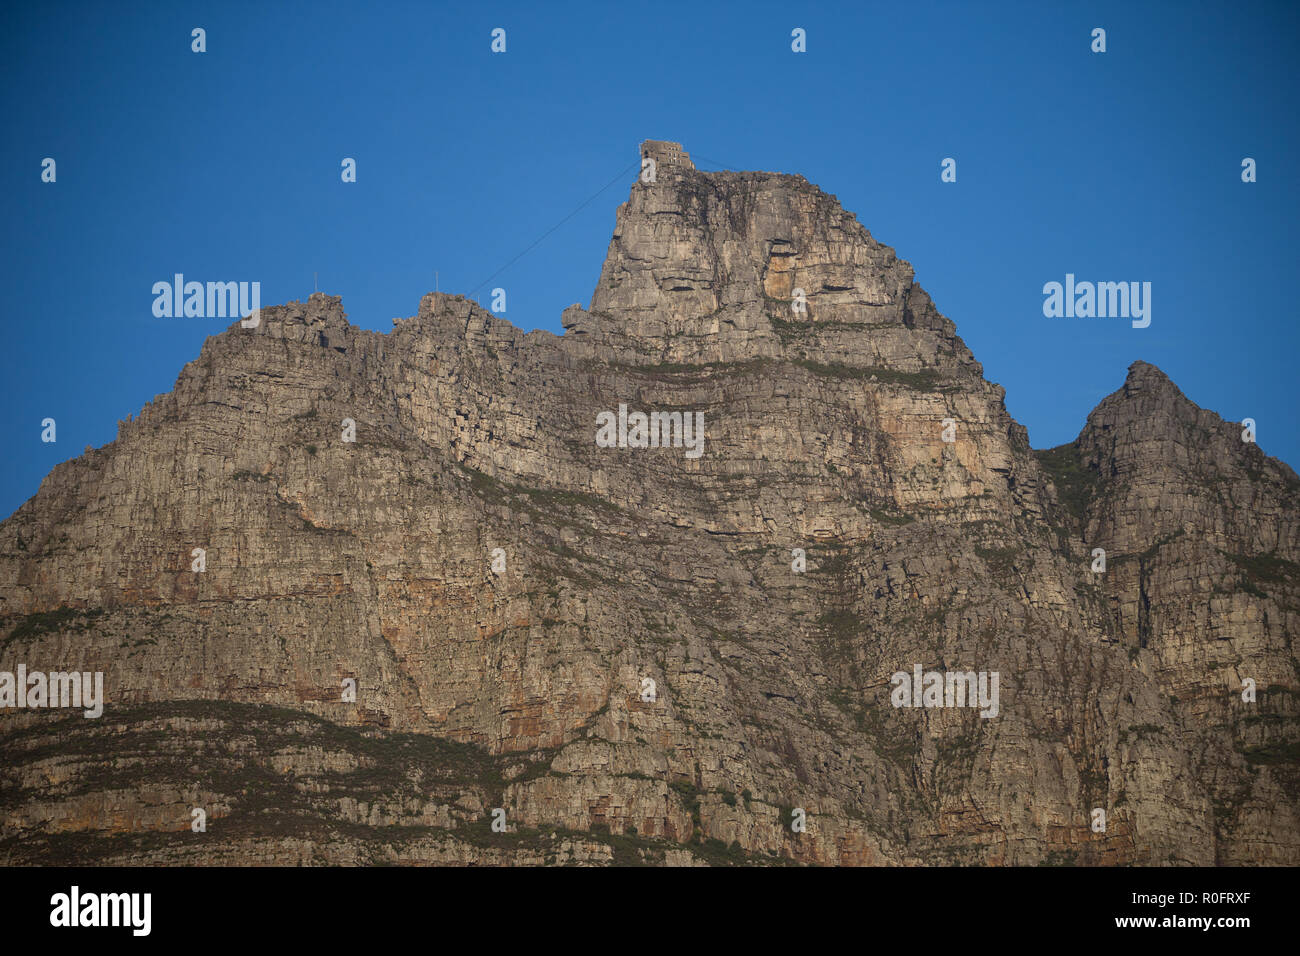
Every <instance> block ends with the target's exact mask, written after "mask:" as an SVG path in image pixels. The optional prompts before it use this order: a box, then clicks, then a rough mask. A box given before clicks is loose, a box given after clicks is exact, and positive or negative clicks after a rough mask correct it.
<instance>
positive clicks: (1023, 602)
mask: <svg viewBox="0 0 1300 956" xmlns="http://www.w3.org/2000/svg"><path fill="white" fill-rule="evenodd" d="M642 155H643V157H644V158H646V159H648V160H651V161H653V164H649V163H648V164H646V165H647V170H650V169H652V170H653V174H654V175H653V181H652V182H647V181H644V179H647V178H650V177H649V173H648V172H647V174H645V176H644V177H643V179H639V180H638V181H637V182H636V183H635V184H634V185H633V186H632V188H631V194H630V196H629V199H628V201H627V202H626V203H624V204H623V205H622V206H620V207H619V209H618V214H617V221H616V227H615V231H614V235H613V238H612V240H611V242H610V246H609V251H608V254H607V256H606V259H605V263H604V266H603V268H602V270H601V275H600V280H599V283H598V286H597V288H596V290H595V292H594V294H593V296H592V299H591V305H590V308H589V309H583V308H580V307H579V306H576V305H575V306H571V307H570V308H569V309H566V310H565V312H564V316H563V326H564V330H565V332H564V335H563V336H555V335H552V334H550V333H548V332H543V331H536V332H530V333H527V334H525V333H523V332H520V331H519V330H518V329H516V328H514V327H513V326H512V325H511V324H509V323H508V322H506V321H504V320H502V319H499V318H497V317H496V316H494V315H493V314H492V313H490V312H488V311H485V310H484V309H483V308H481V307H480V306H479V305H478V304H477V303H475V302H473V301H470V300H467V299H465V298H463V297H460V296H451V295H443V294H430V295H426V296H425V297H424V298H423V299H422V300H421V302H420V306H419V310H418V312H417V314H416V315H415V316H413V317H411V318H408V319H401V320H394V327H393V328H392V330H391V331H389V332H388V333H386V334H380V333H377V332H372V331H367V330H365V329H361V328H356V327H354V326H352V325H350V324H349V323H348V321H347V318H346V316H345V314H344V312H343V306H342V301H341V299H339V298H338V297H334V296H328V295H323V294H317V295H312V296H311V297H310V298H309V299H308V301H307V302H305V303H304V302H291V303H288V304H286V305H282V306H277V307H271V308H265V309H263V310H262V311H261V315H260V322H259V324H258V325H256V326H255V327H253V328H244V327H242V326H241V324H240V323H238V322H236V323H234V324H233V325H232V326H231V327H230V328H228V329H226V330H225V331H224V332H221V333H220V334H218V335H215V336H212V337H211V338H209V339H208V340H207V341H206V343H205V344H204V346H203V349H202V351H201V353H200V354H199V356H198V358H196V359H195V360H194V361H193V362H191V363H190V364H188V365H187V366H186V367H185V368H184V369H183V370H182V371H181V373H180V376H179V378H178V379H177V382H176V386H175V388H174V389H173V390H172V391H171V392H170V393H169V394H167V395H161V396H158V397H157V398H155V399H154V401H152V402H150V403H149V404H148V405H147V406H146V407H145V408H144V409H143V410H142V411H141V413H140V415H139V416H138V417H136V418H134V419H132V420H128V421H123V422H121V423H119V431H118V437H117V440H116V441H114V442H112V443H111V444H109V445H107V446H105V447H103V448H100V449H95V450H88V451H87V453H86V454H84V455H82V456H81V457H80V458H77V459H75V460H73V461H69V462H67V463H65V464H62V465H59V466H57V467H56V468H55V469H54V470H53V471H52V472H51V473H50V474H49V476H48V477H47V478H46V479H45V480H44V482H43V483H42V485H41V488H40V490H39V492H38V493H37V494H36V496H35V497H33V498H32V499H31V500H30V501H28V502H27V503H26V504H24V505H23V506H22V507H21V508H20V509H19V510H18V511H17V512H15V514H14V515H13V516H12V517H10V518H9V519H8V520H7V521H5V522H4V523H3V524H2V525H0V615H2V617H0V672H10V673H16V672H17V670H18V668H19V666H20V665H22V666H23V667H25V668H26V670H27V671H28V672H34V671H41V672H55V671H73V670H75V671H78V672H86V673H94V672H102V673H103V675H104V678H103V680H104V697H105V698H106V702H105V703H104V709H103V714H102V716H101V717H98V718H86V717H84V716H83V714H82V713H81V711H78V710H68V709H58V710H55V709H48V708H47V709H39V708H38V709H30V708H24V709H18V708H12V709H11V708H5V709H0V721H3V733H2V734H0V801H3V804H4V812H3V814H2V815H0V819H2V825H0V860H3V861H4V862H6V863H10V864H13V863H66V862H90V863H114V864H135V863H168V864H200V863H203V864H208V863H377V862H393V863H467V862H474V863H514V864H532V863H538V864H540V863H554V862H581V863H668V864H687V863H781V862H802V863H815V864H908V865H942V864H972V865H999V864H1044V863H1077V864H1088V865H1092V864H1112V865H1122V864H1234V865H1253V864H1296V863H1300V787H1298V783H1300V763H1298V761H1300V719H1298V715H1297V699H1298V693H1300V681H1298V680H1297V658H1296V648H1295V643H1294V642H1295V637H1296V635H1297V634H1300V616H1298V615H1300V523H1298V517H1297V508H1296V503H1297V500H1298V499H1300V479H1297V476H1296V474H1295V473H1294V472H1293V471H1292V470H1291V469H1290V468H1288V467H1287V466H1286V465H1284V464H1282V463H1281V462H1279V461H1277V460H1275V459H1272V458H1269V457H1268V456H1266V455H1265V454H1264V453H1263V452H1262V451H1261V450H1260V449H1259V447H1258V445H1257V444H1254V443H1253V442H1247V441H1243V439H1242V426H1241V425H1240V424H1237V423H1233V422H1224V421H1223V420H1222V419H1220V418H1219V417H1218V416H1217V415H1215V414H1213V413H1212V412H1209V411H1205V410H1202V409H1200V408H1198V407H1197V406H1196V405H1194V404H1193V403H1192V402H1191V401H1189V400H1188V399H1187V398H1186V397H1184V396H1183V395H1182V393H1181V392H1180V391H1179V390H1178V388H1177V387H1176V386H1175V385H1174V384H1173V383H1172V382H1170V381H1169V379H1168V378H1166V377H1165V375H1164V374H1163V373H1162V372H1160V371H1159V370H1158V369H1157V368H1155V367H1154V366H1151V365H1148V364H1145V363H1143V362H1136V363H1134V364H1133V365H1132V366H1131V367H1130V369H1129V372H1128V377H1127V379H1126V381H1125V382H1124V384H1123V386H1122V387H1120V388H1119V390H1117V391H1116V392H1115V393H1114V394H1112V395H1111V396H1109V397H1108V398H1106V399H1105V400H1104V401H1103V402H1102V403H1101V404H1100V405H1099V406H1098V407H1097V408H1096V410H1094V411H1093V413H1092V414H1091V415H1090V416H1089V418H1088V421H1087V423H1086V424H1085V426H1084V428H1083V430H1082V432H1081V433H1080V434H1079V437H1078V438H1077V439H1076V440H1075V441H1074V442H1072V443H1071V444H1069V445H1064V446H1061V447H1059V448H1054V449H1050V450H1047V451H1035V450H1033V449H1031V448H1030V446H1029V442H1028V437H1027V434H1026V431H1025V429H1024V428H1023V427H1022V426H1021V425H1019V424H1017V423H1016V422H1015V421H1014V420H1013V419H1012V418H1011V417H1010V415H1009V414H1008V413H1007V410H1006V407H1005V405H1004V402H1003V396H1004V391H1003V389H1002V388H1001V387H1000V386H998V385H995V384H993V383H990V382H988V381H986V380H985V379H984V377H983V369H982V367H981V366H980V364H979V363H978V362H977V361H976V360H975V358H974V356H972V355H971V353H970V351H969V350H968V349H967V348H966V346H965V345H964V343H963V342H962V340H961V339H960V338H959V337H958V336H957V334H956V329H955V327H954V325H953V323H952V322H951V321H950V320H949V319H947V318H945V317H944V316H943V315H942V314H940V313H939V312H938V310H937V309H936V308H935V306H934V304H933V303H932V302H931V300H930V298H929V296H928V295H927V294H926V293H925V292H924V291H923V290H922V289H921V287H920V286H919V285H918V284H917V283H916V281H915V278H914V275H913V270H912V268H911V267H910V266H909V265H908V264H907V263H906V262H905V261H903V260H901V259H899V258H897V256H896V255H895V254H894V251H893V250H892V249H890V248H889V247H888V246H884V245H882V244H880V243H879V242H877V241H876V240H875V239H873V238H872V236H871V235H870V233H869V232H868V231H867V230H866V229H865V228H864V227H863V226H862V225H861V224H860V223H858V222H857V220H856V219H855V218H854V217H853V216H852V215H851V214H850V213H847V212H845V211H844V210H843V209H842V208H841V207H840V205H839V203H838V202H837V201H836V199H835V197H834V196H831V195H828V194H826V193H823V192H822V191H821V190H819V189H818V188H817V187H815V186H813V185H811V184H810V183H808V182H807V181H806V180H804V179H803V178H802V177H799V176H790V175H782V174H775V173H760V172H745V173H734V172H718V173H705V172H701V171H699V170H696V169H695V168H694V166H693V165H692V163H691V161H690V158H689V156H688V155H687V154H686V153H685V152H684V151H683V150H682V149H681V147H680V146H679V145H678V144H671V143H660V142H648V143H645V144H643V146H642ZM799 305H802V306H803V309H802V311H800V310H799V308H798V306H799ZM640 416H645V418H646V420H645V422H643V421H642V420H641V418H640ZM651 416H654V417H651ZM349 422H350V423H351V426H350V427H351V430H349V424H348V423H349ZM649 423H653V424H654V425H655V426H656V429H655V437H656V438H660V437H662V438H663V441H656V442H655V445H656V446H657V447H638V445H639V439H641V438H644V437H645V434H644V429H643V426H644V425H646V424H649ZM693 426H694V427H693ZM350 437H354V438H355V440H347V439H348V438H350ZM701 439H702V440H701ZM945 439H951V440H945ZM646 444H647V446H649V442H648V441H647V442H646ZM1098 548H1100V549H1104V551H1105V570H1104V571H1100V570H1093V568H1094V567H1097V566H1098V565H1097V564H1096V563H1095V562H1096V560H1097V558H1096V557H1095V556H1094V549H1098ZM196 549H202V550H201V551H200V550H196ZM796 549H801V550H796ZM200 566H201V567H202V570H201V571H199V570H195V568H196V567H200ZM932 672H934V673H938V674H939V675H940V676H939V678H938V679H939V680H940V681H946V685H945V688H944V693H945V694H948V693H949V692H950V691H951V690H952V688H953V680H952V675H954V674H956V675H966V674H969V676H970V683H969V684H968V685H963V684H962V682H961V680H958V681H957V682H956V689H957V690H958V691H962V690H963V689H965V688H966V687H969V690H970V691H971V693H972V694H974V693H975V691H976V688H977V686H978V688H979V689H980V690H982V691H989V692H991V693H992V696H993V698H994V699H995V703H994V704H993V706H986V705H987V704H989V701H988V700H987V699H986V700H984V701H981V702H980V703H981V706H969V704H970V703H972V701H964V702H963V701H962V698H961V697H960V696H957V697H955V698H951V697H948V696H941V697H940V698H938V699H939V700H940V702H941V703H952V704H953V706H896V705H898V704H899V702H900V694H903V695H904V696H906V695H908V694H911V692H912V691H914V690H921V689H922V688H923V687H924V686H927V685H928V684H929V683H930V678H929V677H927V676H925V675H927V674H930V673H932ZM896 675H901V677H900V676H896ZM914 676H915V678H916V684H915V685H913V682H912V680H910V679H909V678H912V677H914ZM977 677H978V684H977ZM350 681H351V682H355V700H352V699H350V697H349V695H348V693H347V691H348V688H349V687H350V686H351V685H350V684H349V682H350ZM0 690H2V687H0ZM924 696H925V695H923V694H922V693H917V694H915V697H916V698H917V699H916V700H915V701H906V700H905V701H903V703H909V702H915V703H917V704H923V703H924V702H925V700H924V699H922V698H924ZM1252 698H1253V699H1252ZM930 700H931V702H933V699H930ZM0 702H2V699H0ZM498 808H499V809H501V810H504V818H502V815H501V814H494V812H493V811H494V810H496V809H498ZM196 810H202V811H203V813H202V819H203V820H204V821H205V823H206V829H205V830H201V831H199V832H196V828H198V827H199V824H198V822H196V820H197V819H198V817H199V815H197V814H196V813H195V811H196ZM1098 810H1100V811H1104V816H1105V821H1104V829H1103V828H1102V827H1101V826H1100V825H1099V823H1100V817H1099V816H1098V815H1097V813H1096V812H1095V811H1098ZM494 819H495V820H496V821H498V826H497V827H495V828H494V826H493V822H494ZM502 819H504V826H505V832H499V831H500V821H501V820H502ZM800 821H802V822H803V823H804V824H805V825H804V827H803V828H802V830H800V829H798V827H797V824H798V823H799V822H800ZM792 823H794V824H796V827H795V828H792Z"/></svg>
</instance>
